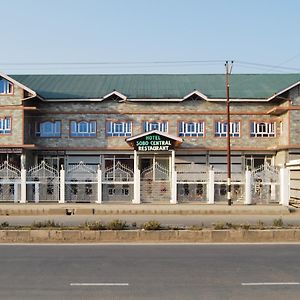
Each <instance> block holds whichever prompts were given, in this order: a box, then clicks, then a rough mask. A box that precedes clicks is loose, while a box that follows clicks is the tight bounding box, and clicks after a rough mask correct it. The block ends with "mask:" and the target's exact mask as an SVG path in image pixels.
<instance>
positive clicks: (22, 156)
mask: <svg viewBox="0 0 300 300" xmlns="http://www.w3.org/2000/svg"><path fill="white" fill-rule="evenodd" d="M20 165H21V169H25V168H26V154H25V153H22V154H21V158H20Z"/></svg>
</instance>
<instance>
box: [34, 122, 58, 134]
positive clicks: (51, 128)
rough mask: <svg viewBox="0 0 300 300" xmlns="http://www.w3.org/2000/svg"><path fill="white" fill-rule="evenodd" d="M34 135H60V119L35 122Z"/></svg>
mask: <svg viewBox="0 0 300 300" xmlns="http://www.w3.org/2000/svg"><path fill="white" fill-rule="evenodd" d="M35 135H36V136H40V137H60V135H61V121H53V122H51V121H45V122H40V123H36V127H35Z"/></svg>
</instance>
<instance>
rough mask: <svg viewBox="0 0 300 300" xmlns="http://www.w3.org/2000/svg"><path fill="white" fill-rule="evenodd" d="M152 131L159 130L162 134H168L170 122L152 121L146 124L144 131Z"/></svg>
mask: <svg viewBox="0 0 300 300" xmlns="http://www.w3.org/2000/svg"><path fill="white" fill-rule="evenodd" d="M152 130H158V131H161V132H168V122H166V121H151V122H148V121H146V122H144V125H143V131H144V132H148V131H152Z"/></svg>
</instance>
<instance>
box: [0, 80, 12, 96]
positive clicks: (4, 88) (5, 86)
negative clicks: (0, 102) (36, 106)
mask: <svg viewBox="0 0 300 300" xmlns="http://www.w3.org/2000/svg"><path fill="white" fill-rule="evenodd" d="M12 93H13V84H12V83H11V82H9V81H8V80H6V79H4V78H1V77H0V94H5V95H6V94H12Z"/></svg>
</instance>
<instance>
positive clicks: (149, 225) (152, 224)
mask: <svg viewBox="0 0 300 300" xmlns="http://www.w3.org/2000/svg"><path fill="white" fill-rule="evenodd" d="M142 228H143V229H145V230H160V229H161V224H160V223H159V222H158V221H155V220H150V221H148V222H145V223H144V224H143V225H142Z"/></svg>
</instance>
